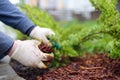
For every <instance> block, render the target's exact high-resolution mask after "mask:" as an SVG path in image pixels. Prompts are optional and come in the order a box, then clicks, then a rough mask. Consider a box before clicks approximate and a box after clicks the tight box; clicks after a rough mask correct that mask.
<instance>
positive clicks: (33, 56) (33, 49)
mask: <svg viewBox="0 0 120 80" xmlns="http://www.w3.org/2000/svg"><path fill="white" fill-rule="evenodd" d="M39 44H40V41H37V40H25V41H20V40H17V41H15V42H14V45H13V47H12V49H11V51H10V53H9V56H10V57H11V58H13V59H15V60H17V61H18V62H20V63H21V64H23V65H25V66H29V67H38V68H47V66H46V65H45V64H44V63H43V62H42V61H49V60H51V59H52V58H53V57H54V55H53V54H47V53H43V52H42V51H41V50H40V49H39V48H38V45H39Z"/></svg>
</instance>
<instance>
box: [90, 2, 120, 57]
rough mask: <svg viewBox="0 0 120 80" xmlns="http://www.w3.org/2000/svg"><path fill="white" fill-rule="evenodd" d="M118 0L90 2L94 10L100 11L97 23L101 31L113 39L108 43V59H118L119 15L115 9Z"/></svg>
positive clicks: (119, 54)
mask: <svg viewBox="0 0 120 80" xmlns="http://www.w3.org/2000/svg"><path fill="white" fill-rule="evenodd" d="M117 1H118V0H91V2H92V3H93V5H94V6H95V7H96V9H98V10H100V11H101V15H100V17H99V22H100V23H101V24H102V27H103V30H104V31H105V32H106V33H107V34H108V35H110V36H111V37H113V39H112V40H111V41H110V46H111V50H110V57H111V58H120V14H119V12H118V10H117V9H116V4H117Z"/></svg>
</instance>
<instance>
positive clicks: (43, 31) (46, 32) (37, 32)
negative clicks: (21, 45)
mask: <svg viewBox="0 0 120 80" xmlns="http://www.w3.org/2000/svg"><path fill="white" fill-rule="evenodd" d="M51 35H55V33H54V32H53V31H52V30H51V29H48V28H41V27H39V26H37V27H35V28H34V29H33V30H32V31H31V33H30V36H31V37H32V38H35V39H37V40H39V41H42V42H43V43H46V44H48V45H50V42H49V40H48V39H47V37H48V36H51Z"/></svg>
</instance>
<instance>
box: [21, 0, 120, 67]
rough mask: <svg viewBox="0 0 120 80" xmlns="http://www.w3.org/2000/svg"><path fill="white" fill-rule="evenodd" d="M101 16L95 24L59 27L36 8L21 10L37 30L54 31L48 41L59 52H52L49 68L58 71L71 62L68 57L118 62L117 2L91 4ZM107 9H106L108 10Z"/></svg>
mask: <svg viewBox="0 0 120 80" xmlns="http://www.w3.org/2000/svg"><path fill="white" fill-rule="evenodd" d="M91 2H92V3H93V5H94V6H95V7H96V9H99V10H100V11H101V15H100V17H99V19H98V22H99V23H96V21H89V22H84V23H83V22H82V23H81V22H78V21H76V20H75V21H73V22H67V23H66V24H62V25H61V24H59V22H56V21H55V20H54V19H53V18H52V17H51V15H49V14H48V13H47V12H45V11H42V10H40V9H39V8H36V7H30V6H27V5H23V6H21V9H22V10H23V11H24V12H25V14H26V15H27V16H28V17H29V18H30V19H31V20H32V21H33V22H34V23H35V24H36V25H38V26H40V27H48V28H51V29H52V30H53V31H55V33H56V36H55V37H51V38H52V40H53V41H54V40H55V41H57V42H58V43H59V44H60V46H61V48H60V49H59V50H58V49H57V48H55V53H54V54H55V59H54V61H53V62H52V64H51V65H50V66H55V67H59V66H61V65H65V64H66V63H69V62H70V59H69V58H71V57H77V56H84V55H85V54H84V53H87V52H88V53H94V52H101V53H104V52H108V53H110V57H112V58H120V54H119V52H120V51H119V47H120V46H119V44H120V42H119V38H120V37H119V35H120V28H119V24H120V22H119V21H120V19H119V13H118V11H117V10H116V3H117V0H91ZM108 6H109V7H108Z"/></svg>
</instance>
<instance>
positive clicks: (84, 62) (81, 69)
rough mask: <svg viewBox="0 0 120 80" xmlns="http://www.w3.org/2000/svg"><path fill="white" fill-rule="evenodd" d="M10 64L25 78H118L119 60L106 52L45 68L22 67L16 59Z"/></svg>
mask: <svg viewBox="0 0 120 80" xmlns="http://www.w3.org/2000/svg"><path fill="white" fill-rule="evenodd" d="M11 66H12V67H13V68H14V69H15V71H16V72H17V73H18V75H20V76H22V77H24V78H25V79H26V80H120V60H114V59H110V58H109V57H108V56H107V54H94V55H87V56H86V58H75V59H72V62H71V63H70V64H69V65H68V66H64V67H60V68H53V69H46V70H40V69H34V68H27V67H23V65H21V64H18V62H16V61H11Z"/></svg>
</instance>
